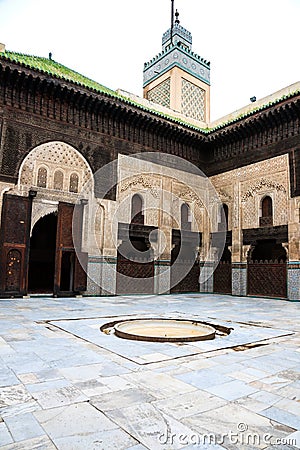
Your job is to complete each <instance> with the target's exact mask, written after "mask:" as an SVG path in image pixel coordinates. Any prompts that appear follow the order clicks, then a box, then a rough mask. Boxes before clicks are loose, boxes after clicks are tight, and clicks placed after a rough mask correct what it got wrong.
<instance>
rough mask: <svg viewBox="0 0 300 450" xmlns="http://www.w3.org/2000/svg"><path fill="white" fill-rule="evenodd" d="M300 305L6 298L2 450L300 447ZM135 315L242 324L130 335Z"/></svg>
mask: <svg viewBox="0 0 300 450" xmlns="http://www.w3.org/2000/svg"><path fill="white" fill-rule="evenodd" d="M299 312H300V303H299V302H288V301H282V300H272V299H262V298H249V297H247V298H242V297H231V296H226V295H223V296H222V295H206V294H186V295H185V294H182V295H162V296H120V297H84V298H51V297H33V298H29V299H0V450H4V449H5V450H32V449H45V450H48V449H49V450H50V449H59V450H77V449H78V450H82V449H88V450H93V449H95V450H99V449H103V450H110V449H116V450H125V449H127V450H129V449H130V450H142V449H151V450H152V449H153V450H156V449H181V448H183V449H216V450H217V449H220V450H221V449H268V450H271V449H278V450H291V449H299V448H300V320H299V316H300V314H299ZM134 317H141V318H147V317H161V318H166V317H170V318H192V319H197V320H203V321H205V322H208V323H211V324H218V325H223V326H225V327H228V328H232V330H231V333H230V334H229V335H228V336H220V335H218V336H217V337H216V339H215V340H212V341H200V342H187V343H159V342H157V343H155V342H136V341H126V340H123V339H120V338H118V337H116V336H114V335H113V334H112V335H107V334H104V333H102V332H101V331H100V327H101V326H102V325H103V324H105V323H107V322H112V321H114V320H120V319H123V318H134Z"/></svg>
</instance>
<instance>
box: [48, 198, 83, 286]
mask: <svg viewBox="0 0 300 450" xmlns="http://www.w3.org/2000/svg"><path fill="white" fill-rule="evenodd" d="M81 208H82V206H81V207H79V208H75V205H73V204H71V203H64V202H59V205H58V220H57V233H56V255H55V276H54V293H55V294H56V295H67V294H69V295H71V294H73V293H74V292H82V291H85V290H86V284H87V274H86V272H87V253H84V252H81V233H82V213H81ZM74 213H75V214H74ZM73 218H74V220H73ZM73 224H74V225H73ZM73 232H74V233H76V236H75V235H74V239H73ZM74 241H75V243H74ZM74 244H75V245H74ZM75 247H76V249H75ZM76 250H77V252H76ZM77 253H78V255H77ZM78 257H79V259H80V260H79V259H78Z"/></svg>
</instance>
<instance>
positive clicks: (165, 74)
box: [143, 0, 210, 122]
mask: <svg viewBox="0 0 300 450" xmlns="http://www.w3.org/2000/svg"><path fill="white" fill-rule="evenodd" d="M171 5H172V12H171V28H169V29H168V30H167V31H166V32H165V33H164V34H163V37H162V52H161V53H159V55H157V56H155V57H154V58H153V59H151V61H149V62H147V63H145V65H144V84H143V88H144V91H143V92H144V98H146V99H148V100H150V101H153V102H155V103H159V104H160V105H162V106H166V107H167V108H171V109H173V110H175V111H177V112H179V113H181V114H183V115H185V116H187V117H190V118H192V119H196V120H199V121H202V122H209V120H210V63H209V61H206V60H205V59H203V58H201V57H200V56H199V55H197V54H196V53H194V52H193V51H192V35H191V33H190V32H189V31H187V30H186V29H185V28H183V27H182V26H181V25H180V21H179V13H178V11H177V10H176V13H175V23H174V0H171Z"/></svg>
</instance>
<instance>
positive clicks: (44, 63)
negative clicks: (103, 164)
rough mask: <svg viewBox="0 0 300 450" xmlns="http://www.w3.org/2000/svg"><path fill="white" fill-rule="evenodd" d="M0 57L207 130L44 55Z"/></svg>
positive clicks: (202, 130) (6, 53) (174, 120)
mask: <svg viewBox="0 0 300 450" xmlns="http://www.w3.org/2000/svg"><path fill="white" fill-rule="evenodd" d="M0 59H4V60H7V61H10V62H14V63H17V64H21V65H23V66H25V67H27V68H29V69H32V70H37V71H39V72H41V73H43V74H48V75H50V76H52V77H54V78H58V79H61V80H64V81H66V82H71V83H74V84H76V85H78V86H82V87H84V88H87V89H91V90H93V91H94V92H97V93H101V94H105V95H107V96H109V97H112V98H115V99H118V100H121V101H123V102H124V103H126V104H128V105H131V106H135V107H138V108H140V109H142V110H144V111H146V112H150V113H152V114H155V115H156V116H159V117H161V118H165V119H167V120H170V121H173V122H175V123H178V124H181V125H183V126H186V127H188V128H191V129H192V130H195V131H201V132H203V133H207V132H208V129H203V128H201V127H197V126H195V125H192V124H191V123H189V122H188V120H187V121H185V120H182V119H180V118H177V117H175V116H172V115H171V114H170V115H168V114H165V113H162V112H160V111H157V110H155V109H153V108H149V107H147V106H145V105H142V104H140V103H138V102H136V101H134V100H132V99H131V98H129V97H126V96H124V95H121V94H118V93H117V92H116V91H114V90H112V89H109V88H107V87H106V86H103V85H102V84H100V83H97V82H96V81H94V80H91V79H90V78H87V77H85V76H84V75H81V74H80V73H78V72H76V71H74V70H72V69H69V68H68V67H66V66H64V65H62V64H60V63H58V62H56V61H54V60H52V59H48V58H44V57H40V56H33V55H26V54H24V53H16V52H12V51H8V50H5V51H4V52H1V53H0Z"/></svg>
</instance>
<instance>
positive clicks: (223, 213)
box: [218, 203, 229, 231]
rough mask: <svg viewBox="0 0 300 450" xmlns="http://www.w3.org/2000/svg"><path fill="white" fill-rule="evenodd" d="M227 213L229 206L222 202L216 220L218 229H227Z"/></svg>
mask: <svg viewBox="0 0 300 450" xmlns="http://www.w3.org/2000/svg"><path fill="white" fill-rule="evenodd" d="M228 215H229V208H228V206H227V205H226V203H223V205H221V206H220V218H219V221H218V222H219V224H218V230H219V231H224V230H228Z"/></svg>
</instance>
